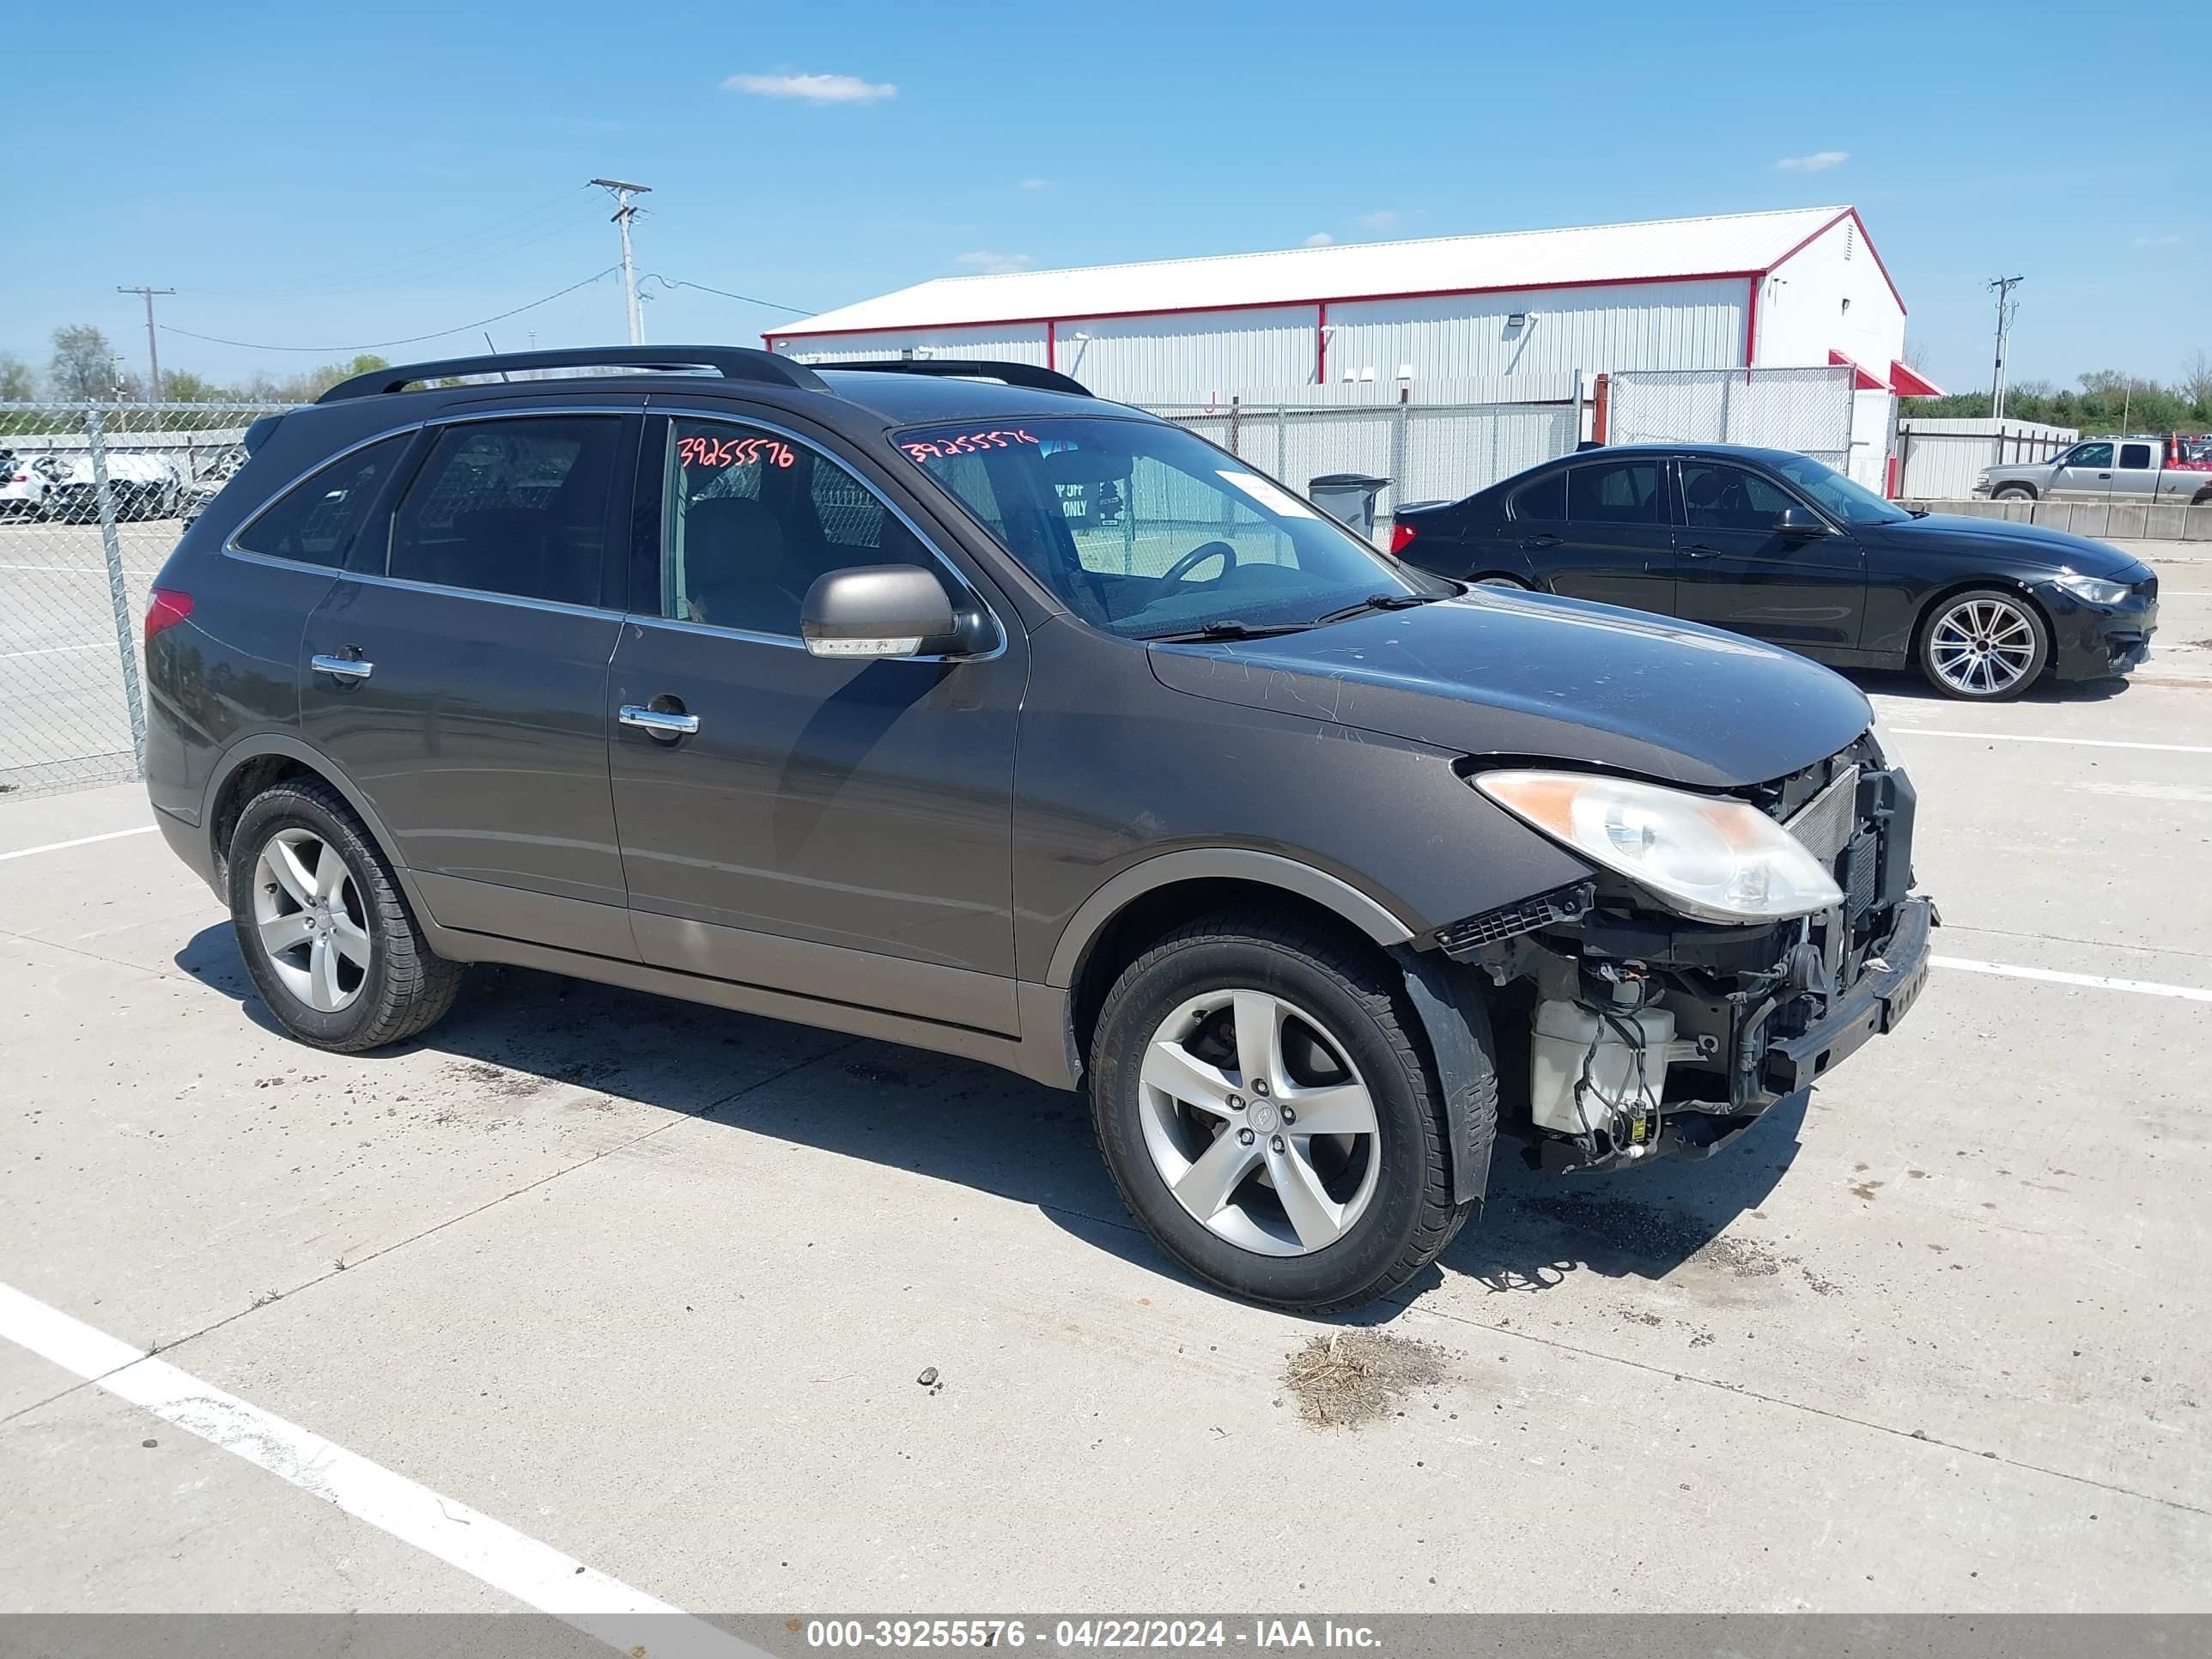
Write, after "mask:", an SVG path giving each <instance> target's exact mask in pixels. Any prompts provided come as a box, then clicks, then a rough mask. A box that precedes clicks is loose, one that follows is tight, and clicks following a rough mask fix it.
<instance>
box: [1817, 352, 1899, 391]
mask: <svg viewBox="0 0 2212 1659" xmlns="http://www.w3.org/2000/svg"><path fill="white" fill-rule="evenodd" d="M1828 364H1829V367H1831V368H1848V369H1849V370H1850V372H1851V390H1852V391H1854V392H1887V391H1888V390H1889V382H1888V381H1887V380H1883V379H1882V378H1881V376H1880V375H1878V374H1875V372H1874V371H1873V370H1872V369H1870V368H1864V367H1863V366H1862V365H1861V364H1859V363H1857V362H1854V361H1853V360H1852V359H1850V358H1849V357H1846V356H1844V354H1843V353H1842V352H1840V351H1838V350H1837V349H1835V348H1834V347H1833V346H1830V347H1829V348H1828Z"/></svg>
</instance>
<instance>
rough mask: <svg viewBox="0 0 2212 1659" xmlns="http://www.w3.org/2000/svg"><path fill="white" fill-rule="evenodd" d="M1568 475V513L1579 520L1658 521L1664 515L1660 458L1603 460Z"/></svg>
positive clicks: (1582, 522) (1588, 522) (1580, 521)
mask: <svg viewBox="0 0 2212 1659" xmlns="http://www.w3.org/2000/svg"><path fill="white" fill-rule="evenodd" d="M1567 476H1568V477H1569V479H1570V480H1571V483H1569V484H1568V486H1567V517H1568V518H1570V519H1571V520H1574V521H1575V522H1576V523H1577V524H1657V523H1659V522H1660V521H1661V520H1662V517H1663V516H1664V515H1663V514H1662V513H1661V511H1660V506H1659V463H1658V462H1656V461H1600V462H1597V463H1595V465H1589V466H1578V467H1576V468H1574V469H1573V470H1572V471H1571V472H1569V473H1568V475H1567Z"/></svg>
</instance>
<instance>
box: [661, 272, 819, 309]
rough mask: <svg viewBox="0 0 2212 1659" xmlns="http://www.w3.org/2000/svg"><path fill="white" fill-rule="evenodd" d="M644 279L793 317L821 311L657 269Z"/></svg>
mask: <svg viewBox="0 0 2212 1659" xmlns="http://www.w3.org/2000/svg"><path fill="white" fill-rule="evenodd" d="M645 280H646V281H647V282H649V283H659V284H660V285H661V287H663V288H696V289H698V290H699V291H700V292H701V293H702V294H719V295H721V296H722V297H723V298H724V299H725V300H742V301H744V302H745V304H747V305H749V306H766V307H768V308H769V310H770V311H787V312H789V313H791V314H792V315H793V316H794V317H815V316H819V315H820V314H821V313H818V312H813V311H809V310H807V309H805V307H802V306H780V305H778V304H777V303H776V302H775V301H773V300H757V299H755V298H754V297H753V296H752V295H750V294H732V293H731V292H730V290H729V289H726V288H709V287H708V286H707V284H706V283H686V282H683V281H680V280H678V278H676V277H673V276H662V275H661V274H660V273H659V271H657V270H648V271H647V272H646V273H645Z"/></svg>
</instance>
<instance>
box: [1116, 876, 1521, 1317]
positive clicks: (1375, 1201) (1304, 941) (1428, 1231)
mask: <svg viewBox="0 0 2212 1659" xmlns="http://www.w3.org/2000/svg"><path fill="white" fill-rule="evenodd" d="M1418 1030H1419V1021H1418V1017H1417V1016H1416V1015H1415V1014H1414V1013H1413V1010H1412V1008H1411V1007H1410V1006H1409V1005H1408V1004H1407V1000H1406V997H1405V992H1404V988H1403V986H1402V983H1401V981H1399V979H1398V976H1397V975H1395V974H1394V973H1392V972H1391V971H1390V969H1389V966H1388V964H1387V963H1384V962H1383V961H1382V960H1381V959H1379V958H1378V957H1376V956H1374V955H1373V954H1372V953H1371V952H1370V951H1367V950H1366V949H1364V947H1360V946H1358V945H1352V944H1350V943H1348V942H1345V941H1340V940H1336V939H1330V938H1328V937H1327V936H1326V935H1323V934H1322V933H1318V932H1317V931H1310V930H1307V929H1304V928H1300V927H1290V926H1285V924H1283V923H1282V922H1281V921H1279V920H1276V919H1274V918H1273V917H1272V916H1271V915H1269V913H1267V911H1264V910H1259V909H1242V910H1229V911H1224V912H1222V913H1220V914H1218V915H1213V916H1209V917H1205V918H1202V919H1200V921H1195V922H1193V923H1191V924H1190V925H1188V927H1183V928H1182V929H1180V930H1178V931H1177V932H1176V933H1170V934H1169V935H1168V936H1167V937H1166V938H1165V939H1162V940H1161V941H1160V942H1159V943H1158V945H1154V946H1153V947H1152V949H1151V950H1150V951H1146V953H1145V954H1144V955H1143V956H1142V957H1139V958H1138V959H1137V960H1136V961H1135V962H1134V963H1131V964H1130V966H1129V967H1128V968H1127V969H1126V970H1125V971H1124V972H1123V974H1122V975H1121V978H1120V980H1119V981H1116V982H1115V986H1114V988H1113V990H1112V991H1111V992H1110V993H1109V994H1108V996H1107V999H1106V1002H1105V1006H1104V1007H1103V1009H1102V1010H1101V1011H1100V1014H1099V1018H1098V1026H1097V1033H1096V1035H1095V1036H1094V1037H1093V1039H1092V1042H1091V1115H1092V1120H1093V1121H1094V1123H1095V1124H1096V1126H1097V1132H1098V1144H1099V1147H1100V1149H1101V1151H1102V1152H1103V1153H1104V1154H1105V1158H1106V1164H1107V1168H1108V1169H1109V1171H1111V1173H1112V1175H1113V1177H1114V1182H1115V1186H1116V1187H1118V1188H1120V1189H1121V1197H1122V1200H1123V1201H1124V1202H1125V1203H1126V1204H1127V1206H1129V1209H1130V1211H1131V1212H1132V1213H1133V1214H1134V1215H1135V1216H1136V1218H1138V1220H1139V1221H1140V1222H1142V1223H1143V1224H1144V1225H1145V1227H1146V1230H1147V1231H1150V1232H1151V1233H1152V1237H1154V1238H1156V1239H1158V1241H1159V1243H1161V1244H1162V1245H1163V1246H1164V1248H1165V1249H1167V1251H1168V1252H1169V1254H1170V1255H1173V1256H1174V1257H1175V1258H1176V1260H1177V1261H1180V1262H1182V1264H1183V1265H1184V1266H1185V1267H1188V1268H1189V1269H1190V1271H1191V1272H1193V1273H1196V1274H1197V1275H1198V1276H1199V1277H1200V1278H1201V1279H1206V1280H1208V1281H1209V1282H1211V1283H1212V1284H1214V1285H1219V1286H1220V1287H1221V1288H1222V1289H1224V1290H1225V1291H1230V1292H1231V1293H1232V1294H1234V1295H1237V1296H1240V1297H1247V1298H1249V1299H1250V1300H1252V1301H1255V1302H1260V1303H1264V1304H1268V1305H1270V1306H1273V1307H1278V1308H1285V1309H1291V1310H1297V1311H1301V1312H1309V1313H1311V1312H1322V1311H1327V1310H1334V1309H1342V1308H1352V1307H1357V1306H1358V1305H1360V1304H1363V1303H1365V1302H1370V1301H1372V1300H1374V1299H1375V1298H1376V1297H1380V1296H1384V1295H1387V1294H1388V1293H1389V1292H1390V1291H1394V1290H1395V1289H1397V1288H1398V1287H1399V1286H1400V1285H1403V1284H1405V1283H1406V1282H1407V1280H1408V1279H1412V1278H1413V1276H1414V1275H1415V1274H1416V1273H1419V1272H1420V1271H1421V1270H1422V1269H1423V1268H1424V1267H1427V1266H1428V1265H1429V1264H1430V1263H1431V1261H1435V1260H1436V1258H1437V1255H1438V1254H1439V1253H1440V1252H1442V1250H1443V1248H1444V1246H1445V1245H1446V1244H1448V1243H1450V1242H1451V1238H1452V1235H1453V1234H1454V1233H1455V1232H1456V1231H1458V1230H1459V1227H1460V1225H1461V1224H1462V1222H1463V1221H1464V1220H1465V1219H1466V1218H1467V1214H1468V1210H1469V1209H1470V1208H1471V1207H1472V1206H1469V1205H1462V1204H1457V1203H1455V1202H1454V1201H1453V1197H1452V1187H1451V1168H1450V1158H1449V1149H1448V1143H1447V1139H1446V1125H1445V1121H1444V1115H1443V1110H1442V1108H1441V1104H1440V1102H1439V1098H1438V1095H1437V1085H1436V1084H1435V1082H1434V1080H1433V1079H1432V1078H1431V1074H1430V1068H1429V1066H1428V1064H1427V1060H1426V1056H1425V1053H1424V1052H1423V1049H1422V1048H1421V1046H1420V1045H1419V1042H1417V1040H1416V1038H1415V1036H1413V1033H1415V1032H1417V1031H1418ZM1487 1081H1488V1082H1489V1084H1490V1085H1491V1090H1492V1095H1491V1096H1488V1097H1494V1087H1495V1080H1494V1079H1487ZM1477 1116H1479V1117H1482V1118H1483V1119H1484V1121H1485V1123H1487V1122H1488V1121H1489V1120H1488V1117H1487V1115H1486V1114H1482V1113H1478V1114H1477Z"/></svg>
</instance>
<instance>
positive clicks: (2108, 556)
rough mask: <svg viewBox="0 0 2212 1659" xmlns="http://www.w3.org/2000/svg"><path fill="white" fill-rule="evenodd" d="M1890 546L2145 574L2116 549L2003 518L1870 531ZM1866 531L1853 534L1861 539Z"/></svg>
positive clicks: (1943, 519)
mask: <svg viewBox="0 0 2212 1659" xmlns="http://www.w3.org/2000/svg"><path fill="white" fill-rule="evenodd" d="M1873 528H1874V531H1875V532H1878V533H1879V534H1880V535H1881V538H1882V539H1883V540H1884V541H1886V542H1887V543H1888V544H1890V545H1891V546H1893V547H1901V548H1911V547H1915V546H1920V547H1927V548H1931V549H1941V550H1943V551H1945V552H1959V553H1980V554H1989V555H1995V556H1997V557H2000V558H2002V559H2004V560H2006V561H2007V562H2009V563H2012V564H2015V565H2021V564H2029V565H2043V566H2046V567H2048V568H2050V570H2051V572H2052V573H2053V574H2056V573H2057V571H2058V570H2059V569H2060V568H2062V567H2064V566H2071V567H2072V568H2074V569H2075V570H2077V571H2079V572H2081V574H2083V575H2085V576H2104V577H2107V578H2109V579H2110V580H2114V581H2128V582H2138V581H2141V580H2142V579H2143V578H2144V577H2146V576H2148V575H2149V574H2150V571H2149V569H2148V567H2147V566H2145V565H2144V564H2143V563H2142V561H2141V560H2139V559H2136V558H2135V557H2133V556H2130V555H2129V554H2126V553H2123V552H2121V551H2120V550H2119V549H2118V548H2117V547H2112V546H2108V545H2107V544H2105V543H2103V542H2094V541H2091V540H2090V539H2089V538H2087V536H2069V535H2068V534H2067V533H2066V532H2064V531H2063V530H2046V529H2045V528H2044V526H2041V525H2033V524H2015V523H2013V522H2012V521H2011V520H2008V519H1976V518H1969V517H1968V516H1967V515H1966V514H1965V513H1929V515H1928V516H1927V517H1926V518H1924V519H1906V520H1903V521H1902V522H1900V523H1897V524H1885V525H1879V526H1874V527H1873ZM1857 534H1858V535H1859V536H1860V537H1861V538H1865V537H1866V536H1868V535H1869V530H1868V529H1867V528H1865V527H1862V528H1861V529H1860V530H1859V531H1858V532H1857Z"/></svg>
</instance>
